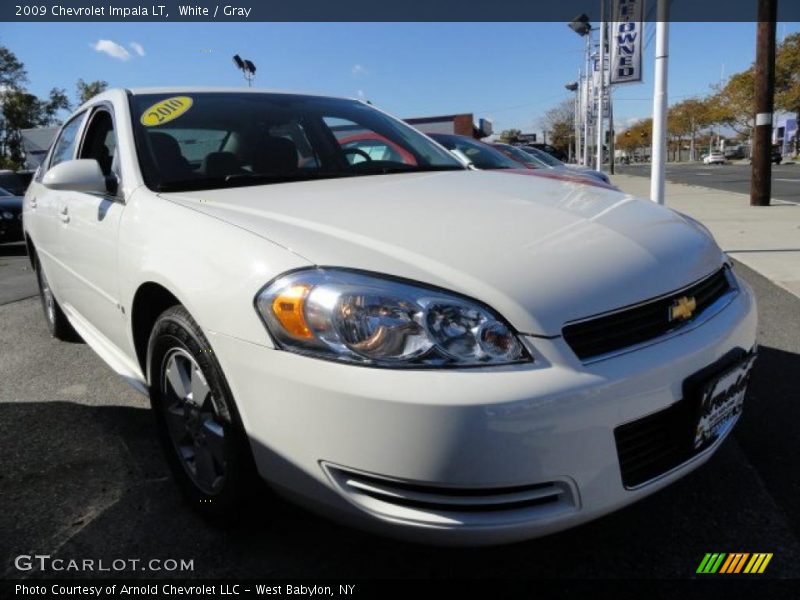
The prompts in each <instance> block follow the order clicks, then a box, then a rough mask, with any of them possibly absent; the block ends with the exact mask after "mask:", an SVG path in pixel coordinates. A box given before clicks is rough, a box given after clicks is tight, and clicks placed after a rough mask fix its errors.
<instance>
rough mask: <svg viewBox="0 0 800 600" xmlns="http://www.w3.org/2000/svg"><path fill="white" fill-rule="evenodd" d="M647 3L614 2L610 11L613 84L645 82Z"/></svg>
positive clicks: (620, 0) (616, 0) (619, 0)
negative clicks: (644, 48) (643, 72)
mask: <svg viewBox="0 0 800 600" xmlns="http://www.w3.org/2000/svg"><path fill="white" fill-rule="evenodd" d="M643 14H644V0H614V3H613V7H612V10H611V74H610V75H611V79H610V81H611V83H632V82H635V81H641V80H642V48H643V46H644V36H643V35H642V34H643V33H644V27H643V23H642V15H643Z"/></svg>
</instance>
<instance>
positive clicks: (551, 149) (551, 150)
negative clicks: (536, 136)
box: [525, 142, 569, 161]
mask: <svg viewBox="0 0 800 600" xmlns="http://www.w3.org/2000/svg"><path fill="white" fill-rule="evenodd" d="M525 145H526V146H531V147H533V148H536V149H538V150H541V151H542V152H546V153H547V154H549V155H550V156H553V157H555V158H557V159H558V160H560V161H567V160H568V159H569V157H568V156H567V154H566V153H565V152H563V151H561V150H559V149H558V148H556V147H555V146H551V145H550V144H544V143H542V142H532V143H530V144H525Z"/></svg>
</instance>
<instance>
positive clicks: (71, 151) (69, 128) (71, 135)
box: [50, 113, 83, 169]
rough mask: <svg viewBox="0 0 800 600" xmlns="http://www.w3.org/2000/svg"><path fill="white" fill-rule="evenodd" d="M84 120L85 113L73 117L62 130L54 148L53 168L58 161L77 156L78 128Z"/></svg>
mask: <svg viewBox="0 0 800 600" xmlns="http://www.w3.org/2000/svg"><path fill="white" fill-rule="evenodd" d="M82 121H83V113H81V114H79V115H77V116H75V117H73V119H72V120H71V121H70V122H69V123H67V124H66V125H65V126H64V128H63V129H62V130H61V135H59V136H58V141H56V144H55V147H54V148H53V156H52V158H50V168H51V169H52V168H53V167H55V166H56V165H57V164H58V163H62V162H64V161H65V160H71V159H72V157H73V156H75V146H76V145H77V143H78V130H79V129H80V127H81V122H82Z"/></svg>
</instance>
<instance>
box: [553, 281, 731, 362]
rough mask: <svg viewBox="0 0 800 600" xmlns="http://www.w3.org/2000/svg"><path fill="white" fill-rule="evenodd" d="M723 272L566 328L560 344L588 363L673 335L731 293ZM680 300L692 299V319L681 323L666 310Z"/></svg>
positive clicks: (729, 283) (728, 282)
mask: <svg viewBox="0 0 800 600" xmlns="http://www.w3.org/2000/svg"><path fill="white" fill-rule="evenodd" d="M727 270H728V269H727V267H723V268H722V269H720V270H719V271H717V272H716V273H714V274H713V275H711V276H709V277H706V278H705V279H703V280H702V281H699V282H698V283H695V284H693V285H691V286H689V287H687V288H684V289H682V290H678V291H676V292H673V293H671V294H669V295H667V296H662V297H660V298H655V299H652V300H647V301H645V302H643V303H641V304H637V305H635V306H631V307H628V308H623V309H620V310H617V311H614V312H613V313H611V314H606V315H601V316H598V317H593V318H589V319H585V320H582V321H580V322H578V323H573V324H568V325H567V326H566V327H564V329H563V332H562V333H563V335H564V340H565V341H566V342H567V344H569V346H570V347H571V348H572V350H573V352H575V354H576V355H577V356H578V358H580V359H581V360H583V361H589V360H597V359H598V358H599V357H603V356H604V355H607V354H613V353H616V352H619V351H622V350H627V349H631V348H634V347H636V346H638V345H640V344H643V343H646V342H649V341H651V340H654V339H656V338H659V337H661V336H663V335H666V334H668V333H671V332H674V331H677V330H679V329H681V328H683V327H686V326H687V325H689V324H691V323H692V322H694V321H696V320H697V319H698V318H700V317H702V316H703V315H704V312H705V311H706V310H708V309H709V308H710V307H711V306H712V305H713V304H714V303H715V302H716V301H717V300H719V299H720V298H721V297H723V296H724V295H725V294H727V293H728V292H729V291H730V290H731V289H732V286H731V282H730V279H729V278H728V273H727ZM683 297H693V298H694V299H695V302H696V307H695V310H694V313H693V314H692V317H691V318H689V319H687V320H685V321H673V320H670V307H671V306H672V305H673V304H674V302H675V301H676V300H678V299H679V298H683Z"/></svg>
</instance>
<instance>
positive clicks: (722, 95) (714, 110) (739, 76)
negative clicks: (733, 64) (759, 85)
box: [707, 66, 756, 137]
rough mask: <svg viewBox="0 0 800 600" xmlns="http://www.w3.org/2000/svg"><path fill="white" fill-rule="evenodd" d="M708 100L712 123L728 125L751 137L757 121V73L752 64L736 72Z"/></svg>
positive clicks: (717, 87)
mask: <svg viewBox="0 0 800 600" xmlns="http://www.w3.org/2000/svg"><path fill="white" fill-rule="evenodd" d="M714 89H715V90H716V93H714V94H713V95H712V96H710V97H709V98H708V100H707V106H708V111H709V121H710V124H715V123H716V124H721V125H727V126H728V127H730V128H731V129H733V130H734V131H735V132H736V133H738V134H740V135H744V136H747V137H749V136H750V134H751V132H752V130H753V126H754V121H755V106H756V103H755V74H754V69H753V67H752V66H751V67H750V68H749V69H747V70H745V71H741V72H739V73H736V74H734V75H733V76H731V78H730V79H729V80H728V82H727V83H726V84H725V85H723V86H716V87H715V88H714Z"/></svg>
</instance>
